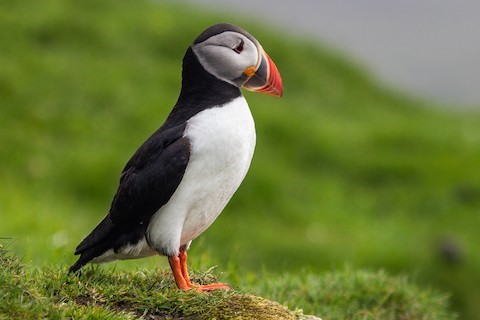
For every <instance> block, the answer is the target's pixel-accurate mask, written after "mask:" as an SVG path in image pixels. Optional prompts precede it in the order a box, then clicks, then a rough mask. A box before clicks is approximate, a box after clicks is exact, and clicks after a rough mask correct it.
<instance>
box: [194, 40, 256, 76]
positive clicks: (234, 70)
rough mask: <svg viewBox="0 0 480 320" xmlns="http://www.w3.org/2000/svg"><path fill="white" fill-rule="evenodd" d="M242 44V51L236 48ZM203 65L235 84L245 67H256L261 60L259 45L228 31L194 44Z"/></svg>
mask: <svg viewBox="0 0 480 320" xmlns="http://www.w3.org/2000/svg"><path fill="white" fill-rule="evenodd" d="M240 43H243V45H242V50H241V52H237V51H236V50H235V48H236V47H237V46H238V45H239V44H240ZM192 50H193V52H194V53H195V55H196V56H197V58H198V60H199V61H200V63H201V65H202V66H203V67H204V68H205V70H207V71H208V72H209V73H211V74H212V75H214V76H215V77H217V78H219V79H220V80H223V81H226V82H228V83H231V84H233V85H237V84H235V83H234V82H233V80H234V79H237V78H239V77H240V76H242V74H243V72H244V71H245V69H247V68H249V67H256V66H257V65H258V63H259V61H260V54H259V51H258V49H257V45H256V44H255V43H253V42H252V41H251V40H250V39H248V38H247V37H245V36H244V35H242V34H240V33H238V32H233V31H226V32H223V33H220V34H217V35H215V36H213V37H210V38H208V39H207V40H205V41H203V42H200V43H198V44H195V45H193V46H192Z"/></svg>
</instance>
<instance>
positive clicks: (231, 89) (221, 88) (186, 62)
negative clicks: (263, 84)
mask: <svg viewBox="0 0 480 320" xmlns="http://www.w3.org/2000/svg"><path fill="white" fill-rule="evenodd" d="M241 95H242V92H241V91H240V89H239V88H238V87H236V86H234V85H232V84H230V83H227V82H225V81H222V80H220V79H218V78H217V77H215V76H213V75H212V74H210V73H208V72H207V71H206V70H205V69H204V68H203V66H202V65H201V64H200V62H199V61H198V59H197V57H196V56H195V54H194V53H193V51H192V48H190V47H189V48H188V50H187V52H186V53H185V57H184V58H183V71H182V90H181V91H180V96H179V97H178V101H177V103H176V104H175V107H174V108H173V110H172V112H171V113H170V115H169V116H168V119H167V122H173V123H171V125H176V124H179V123H181V122H183V121H186V120H188V119H190V118H191V117H193V116H194V115H195V114H197V113H199V112H200V111H203V110H205V109H208V108H212V107H217V106H221V105H223V104H225V103H227V102H230V101H232V100H233V99H235V98H238V97H240V96H241Z"/></svg>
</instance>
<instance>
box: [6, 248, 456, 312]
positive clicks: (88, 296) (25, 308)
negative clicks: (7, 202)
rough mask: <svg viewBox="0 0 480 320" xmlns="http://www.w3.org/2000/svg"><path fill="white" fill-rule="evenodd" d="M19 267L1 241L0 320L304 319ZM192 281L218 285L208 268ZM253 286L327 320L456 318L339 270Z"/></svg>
mask: <svg viewBox="0 0 480 320" xmlns="http://www.w3.org/2000/svg"><path fill="white" fill-rule="evenodd" d="M66 271H67V270H66V268H65V267H43V268H34V267H32V266H31V265H24V264H22V263H21V262H20V261H19V259H17V258H15V257H14V256H12V255H11V254H10V253H8V252H6V250H5V248H4V247H3V245H2V244H0V292H1V295H0V302H1V303H0V319H66V318H69V319H70V318H73V319H92V318H93V319H112V318H114V319H137V318H140V317H144V318H146V319H172V318H174V319H218V320H220V319H252V320H253V319H255V320H280V319H289V320H294V319H299V320H300V319H304V315H303V312H302V311H301V310H300V309H298V308H297V309H295V310H293V311H291V310H289V309H288V308H287V307H285V306H282V305H280V304H278V303H276V302H272V301H269V300H266V299H263V298H260V297H258V296H255V295H251V294H247V293H245V292H241V291H238V290H230V291H221V290H219V291H215V292H212V293H196V292H193V291H188V292H185V291H180V290H178V289H177V288H176V287H175V284H174V281H173V277H172V276H171V275H170V274H168V273H165V272H162V271H157V270H136V271H127V272H112V271H105V270H102V269H100V268H94V267H91V268H87V269H86V270H85V271H84V272H83V273H82V274H80V275H68V274H67V272H66ZM192 279H193V280H194V281H195V282H198V283H211V282H213V281H216V279H215V276H214V275H212V273H211V271H207V272H203V273H195V274H194V276H193V278H192ZM263 285H264V287H262V288H259V290H260V291H261V292H263V293H270V294H271V295H273V296H275V298H276V299H278V300H279V301H282V302H283V303H288V304H289V305H290V306H294V307H298V303H299V302H305V301H309V303H310V305H312V306H315V307H314V309H315V310H314V311H315V312H317V314H321V315H325V317H326V319H331V320H335V319H371V320H376V319H382V320H383V319H425V320H427V319H435V320H442V319H449V320H450V319H454V318H455V316H454V315H453V314H452V313H451V312H448V311H447V302H446V301H447V300H446V297H444V296H441V295H438V294H437V293H434V292H431V291H426V290H420V289H418V288H417V287H416V286H414V285H412V284H411V283H409V282H408V281H406V280H405V279H403V278H394V277H389V276H387V275H386V274H385V273H384V272H378V273H371V272H365V271H360V272H358V271H357V272H350V271H346V272H339V273H335V274H329V275H326V276H322V277H318V276H316V275H314V274H312V273H305V274H303V275H302V276H292V275H284V276H282V277H279V278H277V279H269V280H268V281H264V282H263Z"/></svg>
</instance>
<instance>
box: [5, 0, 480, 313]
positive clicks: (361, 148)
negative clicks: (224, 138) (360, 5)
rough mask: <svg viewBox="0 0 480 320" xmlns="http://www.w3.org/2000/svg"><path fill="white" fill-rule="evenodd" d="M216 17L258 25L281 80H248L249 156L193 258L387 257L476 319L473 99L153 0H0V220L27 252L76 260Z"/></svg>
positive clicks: (312, 261) (151, 264)
mask: <svg viewBox="0 0 480 320" xmlns="http://www.w3.org/2000/svg"><path fill="white" fill-rule="evenodd" d="M226 20H228V21H230V22H233V23H236V24H238V25H241V26H243V27H244V28H246V29H247V30H249V31H250V32H251V33H252V34H254V35H255V36H256V37H257V39H259V40H260V42H261V43H262V45H263V46H264V48H265V49H266V51H267V52H268V53H269V54H270V56H271V57H272V58H273V59H274V60H275V62H276V64H277V66H278V67H279V69H280V71H281V74H282V77H283V80H284V85H285V95H284V97H283V98H282V99H274V98H272V97H268V96H264V95H259V94H252V93H246V96H247V99H248V101H249V104H250V106H251V109H252V112H253V114H254V117H255V120H256V124H257V137H258V141H257V150H256V153H255V157H254V160H253V163H252V167H251V170H250V172H249V174H248V175H247V178H246V180H245V182H244V183H243V185H242V186H241V188H240V190H239V191H238V192H237V194H236V195H235V197H234V198H233V199H232V201H231V203H230V204H229V205H228V207H227V208H226V210H225V211H224V213H223V214H222V215H221V217H220V218H219V219H218V221H217V222H216V223H215V224H214V225H213V226H212V227H211V228H210V229H209V230H208V231H207V232H206V233H205V234H204V235H202V236H201V237H200V238H199V239H198V240H196V241H194V243H193V246H192V250H191V254H190V257H191V259H190V261H191V262H192V263H193V265H194V267H195V268H197V269H200V270H202V269H203V270H205V269H208V268H209V267H210V266H211V265H219V270H220V271H227V273H228V280H229V281H230V282H233V283H236V284H242V283H248V281H247V278H248V277H258V275H257V271H256V270H259V268H263V269H267V270H269V273H272V274H274V275H275V274H284V273H288V272H292V273H296V272H299V270H303V269H304V268H309V269H311V270H313V271H315V272H325V271H335V270H339V269H340V270H341V269H343V266H344V265H345V264H347V265H349V266H350V267H351V268H353V269H362V268H367V269H370V270H377V269H385V270H387V271H388V272H389V273H392V274H411V275H414V277H415V279H416V282H418V283H419V284H420V285H421V286H425V287H434V288H436V289H437V290H440V291H442V292H449V293H451V295H452V303H453V308H454V309H455V310H456V311H458V312H460V314H461V316H462V318H464V319H476V318H477V315H478V314H479V313H480V307H479V305H478V303H477V302H478V301H479V300H480V290H479V289H478V288H480V274H479V273H478V270H480V255H479V254H478V252H480V242H479V241H478V230H477V229H478V226H479V225H480V216H479V215H478V211H479V209H480V171H479V170H478V160H479V159H480V147H479V146H480V141H479V140H480V138H479V137H480V116H479V114H478V113H454V112H452V111H446V110H439V109H436V108H435V106H433V105H430V104H429V103H426V102H419V101H416V100H413V99H409V98H406V97H403V96H400V95H398V94H396V93H395V92H392V91H391V90H389V89H386V88H383V87H381V86H379V85H378V84H377V83H376V82H375V81H373V80H372V79H371V77H369V76H368V74H367V73H366V72H364V71H363V70H359V68H358V67H356V66H353V65H351V64H350V63H348V62H346V59H344V58H343V57H341V56H339V55H338V54H337V53H335V52H332V51H330V50H327V49H325V48H323V47H321V46H319V45H312V44H309V43H307V42H306V41H303V40H301V39H293V38H289V37H286V36H285V35H284V33H283V30H272V29H270V30H266V29H265V27H264V26H259V25H258V24H257V23H253V22H252V21H248V20H245V19H243V18H242V17H235V16H225V15H213V14H206V13H205V12H203V11H198V10H195V9H192V8H187V7H182V6H176V5H172V4H164V3H161V2H159V3H157V2H147V1H121V2H118V1H113V0H112V1H81V2H78V1H77V2H75V1H59V0H46V1H42V2H39V1H3V2H1V3H0V29H1V30H3V32H2V35H1V36H0V48H2V50H0V112H1V115H0V145H1V150H2V152H0V164H1V166H0V181H1V182H2V183H1V184H0V237H6V238H10V239H12V241H13V242H12V244H11V249H12V250H13V251H15V253H16V254H18V255H19V256H20V257H22V258H23V259H24V261H31V262H32V264H33V265H35V266H41V267H45V266H47V267H52V266H53V268H55V267H59V266H68V265H70V264H71V263H73V261H74V259H75V258H74V257H73V255H72V253H73V251H74V248H75V246H76V245H77V243H78V242H79V241H80V240H81V239H83V237H84V236H85V235H87V234H88V232H89V231H90V230H91V229H92V227H93V226H94V225H95V224H96V223H97V222H98V221H99V220H100V219H101V218H102V217H103V215H104V214H106V212H107V210H108V208H109V204H110V201H111V198H112V196H113V194H114V192H115V190H116V187H117V183H118V177H119V173H120V172H121V170H122V168H123V166H124V164H125V163H126V161H127V160H128V159H129V157H130V156H131V155H132V154H133V152H134V151H135V150H136V148H137V147H138V146H139V145H140V143H141V142H142V141H143V140H144V139H145V138H146V137H147V136H149V135H150V134H151V133H152V132H153V131H154V130H156V129H157V128H158V127H159V126H160V125H161V123H163V121H164V119H165V117H166V115H167V114H168V112H169V111H170V108H171V106H173V104H174V103H175V101H176V98H177V95H178V92H179V86H180V72H181V58H182V56H183V54H184V51H185V49H186V48H187V46H188V45H189V44H190V42H191V41H192V40H193V39H194V38H195V37H196V36H197V34H198V33H199V32H200V31H201V30H203V29H204V28H205V27H207V26H209V25H211V24H213V23H216V22H220V21H226ZM164 260H165V259H161V260H159V259H154V258H152V259H145V260H138V261H134V262H121V263H118V264H116V265H109V266H108V267H107V266H106V267H105V268H114V267H116V268H117V270H135V269H136V268H141V270H143V269H145V270H147V269H154V268H155V267H156V266H157V264H158V262H159V261H161V262H160V267H161V268H166V267H167V264H166V263H165V261H164ZM231 269H234V270H237V272H230V271H229V270H231ZM259 285H261V284H259ZM306 304H307V303H306V302H305V303H304V304H303V307H304V308H307V306H306Z"/></svg>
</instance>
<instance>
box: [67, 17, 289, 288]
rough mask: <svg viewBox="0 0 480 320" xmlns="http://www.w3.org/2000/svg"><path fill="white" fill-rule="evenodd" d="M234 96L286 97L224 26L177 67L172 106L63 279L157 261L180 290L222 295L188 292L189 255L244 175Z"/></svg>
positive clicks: (246, 114) (272, 71)
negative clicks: (88, 267)
mask: <svg viewBox="0 0 480 320" xmlns="http://www.w3.org/2000/svg"><path fill="white" fill-rule="evenodd" d="M241 88H245V89H247V90H251V91H256V92H262V93H266V94H269V95H273V96H282V93H283V85H282V79H281V77H280V73H279V71H278V69H277V67H276V66H275V64H274V62H273V61H272V59H271V58H270V57H269V56H268V55H267V53H266V52H265V51H264V50H263V48H262V46H261V45H260V43H259V42H258V41H257V40H256V39H255V38H254V37H253V36H252V35H250V34H249V33H248V32H246V31H245V30H243V29H241V28H239V27H237V26H234V25H231V24H227V23H220V24H216V25H213V26H211V27H209V28H207V29H206V30H205V31H203V32H202V33H201V34H200V35H199V36H198V37H197V38H196V39H195V40H194V41H193V43H192V44H191V45H190V46H189V47H188V49H187V51H186V53H185V56H184V58H183V68H182V87H181V91H180V95H179V97H178V101H177V102H176V104H175V106H174V107H173V109H172V111H171V112H170V114H169V115H168V117H167V119H166V120H165V123H164V124H163V125H162V126H161V127H160V128H159V129H158V130H157V131H155V132H154V133H153V134H152V135H151V136H150V137H149V138H148V139H147V140H146V141H145V142H144V143H143V144H142V145H141V146H140V148H139V149H138V150H137V151H136V152H135V153H134V155H133V156H132V158H131V159H130V160H129V161H128V162H127V164H126V166H125V168H124V169H123V171H122V173H121V176H120V182H119V186H118V189H117V191H116V194H115V196H114V198H113V200H112V204H111V208H110V210H109V212H108V214H107V215H106V217H105V218H104V219H103V220H102V221H101V222H100V223H99V224H98V225H97V226H96V227H95V228H94V229H93V231H92V232H91V233H90V234H89V235H88V236H87V237H86V238H85V239H84V240H83V241H82V242H81V243H80V244H79V245H78V246H77V248H76V251H75V255H80V257H79V259H78V261H77V262H76V263H75V264H74V265H73V266H71V267H70V269H69V272H70V273H72V272H76V271H78V270H79V269H80V268H81V267H83V266H84V265H85V264H87V263H88V262H93V263H102V262H109V261H113V260H117V259H132V258H141V257H147V256H152V255H155V254H160V255H165V256H167V257H168V261H169V263H170V267H171V269H172V272H173V276H174V278H175V283H176V285H177V286H178V288H179V289H181V290H189V289H195V290H197V291H200V292H202V291H208V290H215V289H229V286H228V285H226V284H223V283H214V284H210V285H194V284H192V282H191V281H190V278H189V276H188V270H187V250H188V248H189V247H190V244H191V242H192V240H194V239H195V238H197V237H198V236H199V235H200V234H202V232H204V231H205V230H206V229H207V228H208V227H209V226H210V225H211V224H212V223H213V221H214V220H215V219H216V218H217V217H218V215H219V214H220V213H221V212H222V210H223V209H224V207H225V206H226V205H227V203H228V201H229V200H230V198H231V197H232V196H233V194H234V193H235V191H236V190H237V188H238V187H239V186H240V184H241V182H242V180H243V179H244V177H245V175H246V173H247V171H248V168H249V166H250V162H251V160H252V156H253V152H254V148H255V139H256V136H255V124H254V120H253V117H252V114H251V112H250V109H249V107H248V104H247V101H246V100H245V98H244V96H243V94H242V91H241Z"/></svg>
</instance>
